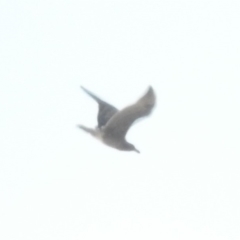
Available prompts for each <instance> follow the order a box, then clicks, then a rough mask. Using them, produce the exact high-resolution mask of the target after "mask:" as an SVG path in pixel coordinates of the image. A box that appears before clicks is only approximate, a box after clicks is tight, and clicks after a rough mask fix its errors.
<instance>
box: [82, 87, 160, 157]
mask: <svg viewBox="0 0 240 240" xmlns="http://www.w3.org/2000/svg"><path fill="white" fill-rule="evenodd" d="M81 88H82V90H83V91H84V92H85V93H87V94H88V95H89V96H90V97H92V98H93V99H94V100H95V101H96V102H97V103H98V117H97V119H98V125H97V127H96V128H95V129H94V128H88V127H85V126H83V125H78V127H79V128H80V129H82V130H83V131H85V132H87V133H90V134H91V135H92V136H93V137H95V138H97V139H99V140H100V141H101V142H103V143H104V144H106V145H107V146H109V147H112V148H116V149H118V150H121V151H135V152H137V153H140V151H139V150H138V149H136V148H135V146H134V145H133V144H131V143H129V142H127V141H126V139H125V137H126V134H127V132H128V130H129V128H130V127H131V126H132V124H133V123H134V122H135V121H136V120H138V119H139V118H143V117H146V116H148V115H150V114H151V112H152V110H153V108H154V106H155V103H156V96H155V93H154V91H153V88H152V87H151V86H149V88H148V90H147V92H146V93H145V94H144V95H143V96H142V97H141V98H140V99H139V100H138V101H137V102H135V103H134V104H132V105H130V106H128V107H125V108H123V109H122V110H118V109H117V108H115V107H114V106H112V105H111V104H109V103H107V102H105V101H103V100H102V99H100V98H99V97H97V96H96V95H95V94H93V93H92V92H90V91H89V90H87V89H86V88H84V87H83V86H81Z"/></svg>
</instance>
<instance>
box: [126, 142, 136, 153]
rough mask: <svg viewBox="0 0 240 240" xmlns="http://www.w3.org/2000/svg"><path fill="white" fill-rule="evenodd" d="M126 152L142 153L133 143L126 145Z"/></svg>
mask: <svg viewBox="0 0 240 240" xmlns="http://www.w3.org/2000/svg"><path fill="white" fill-rule="evenodd" d="M124 150H125V151H134V152H137V153H140V151H139V150H138V149H136V148H135V146H134V145H133V144H131V143H126V145H125V146H124Z"/></svg>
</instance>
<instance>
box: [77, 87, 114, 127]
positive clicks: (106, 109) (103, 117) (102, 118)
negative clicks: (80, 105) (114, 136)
mask: <svg viewBox="0 0 240 240" xmlns="http://www.w3.org/2000/svg"><path fill="white" fill-rule="evenodd" d="M81 88H82V89H83V91H84V92H86V93H87V94H88V95H89V96H91V97H92V98H93V99H94V100H95V101H96V102H97V103H98V116H97V120H98V127H99V128H100V127H102V126H104V125H106V123H107V122H108V121H109V119H110V118H111V117H112V116H113V115H114V114H115V113H117V112H118V109H117V108H115V107H114V106H112V105H111V104H109V103H107V102H105V101H103V100H102V99H100V98H99V97H97V96H96V95H95V94H93V93H92V92H90V91H89V90H87V89H86V88H84V87H83V86H81Z"/></svg>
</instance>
